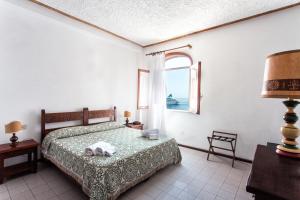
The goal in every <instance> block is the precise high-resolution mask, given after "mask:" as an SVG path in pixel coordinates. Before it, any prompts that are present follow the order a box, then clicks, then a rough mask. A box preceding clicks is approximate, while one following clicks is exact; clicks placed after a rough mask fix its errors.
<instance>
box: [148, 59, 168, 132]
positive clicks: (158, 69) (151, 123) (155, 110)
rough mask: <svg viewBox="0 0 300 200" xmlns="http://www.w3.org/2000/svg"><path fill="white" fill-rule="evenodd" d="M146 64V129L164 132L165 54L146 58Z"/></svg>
mask: <svg viewBox="0 0 300 200" xmlns="http://www.w3.org/2000/svg"><path fill="white" fill-rule="evenodd" d="M147 64H148V67H149V69H150V77H149V79H150V80H149V82H150V83H149V110H148V116H147V120H148V128H149V129H160V131H161V132H165V110H166V87H165V54H163V53H161V54H156V55H154V56H148V57H147Z"/></svg>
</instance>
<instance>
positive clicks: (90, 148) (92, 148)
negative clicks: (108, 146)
mask: <svg viewBox="0 0 300 200" xmlns="http://www.w3.org/2000/svg"><path fill="white" fill-rule="evenodd" d="M97 146H98V143H95V144H92V145H90V146H88V147H87V148H85V154H86V155H87V156H93V155H96V148H97Z"/></svg>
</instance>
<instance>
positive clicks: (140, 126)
mask: <svg viewBox="0 0 300 200" xmlns="http://www.w3.org/2000/svg"><path fill="white" fill-rule="evenodd" d="M125 126H127V127H128V128H135V129H139V130H143V129H144V124H133V123H128V124H125Z"/></svg>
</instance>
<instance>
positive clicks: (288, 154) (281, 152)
mask: <svg viewBox="0 0 300 200" xmlns="http://www.w3.org/2000/svg"><path fill="white" fill-rule="evenodd" d="M284 148H285V147H283V146H282V145H278V146H277V149H276V153H277V154H278V155H281V156H285V157H290V158H296V159H300V153H291V152H288V151H284V150H281V149H284Z"/></svg>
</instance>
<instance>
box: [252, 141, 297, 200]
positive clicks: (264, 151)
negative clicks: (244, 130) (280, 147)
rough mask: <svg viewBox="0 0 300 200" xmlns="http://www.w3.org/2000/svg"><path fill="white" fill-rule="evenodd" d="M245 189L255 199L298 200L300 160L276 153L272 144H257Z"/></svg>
mask: <svg viewBox="0 0 300 200" xmlns="http://www.w3.org/2000/svg"><path fill="white" fill-rule="evenodd" d="M246 190H247V192H250V193H252V194H254V195H255V199H256V200H300V160H297V159H292V158H287V157H282V156H279V155H277V154H276V153H275V148H274V145H273V146H272V145H268V146H264V145H258V146H257V149H256V152H255V157H254V160H253V164H252V170H251V172H250V175H249V178H248V183H247V186H246Z"/></svg>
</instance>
